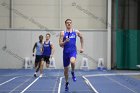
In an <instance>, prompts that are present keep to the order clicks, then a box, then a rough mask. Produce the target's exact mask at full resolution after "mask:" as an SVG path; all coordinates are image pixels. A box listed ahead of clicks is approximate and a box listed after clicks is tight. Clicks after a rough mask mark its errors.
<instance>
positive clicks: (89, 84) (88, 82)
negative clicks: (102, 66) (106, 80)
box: [82, 76, 99, 93]
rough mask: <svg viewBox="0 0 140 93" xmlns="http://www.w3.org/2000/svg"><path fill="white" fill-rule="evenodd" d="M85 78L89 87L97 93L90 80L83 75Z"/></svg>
mask: <svg viewBox="0 0 140 93" xmlns="http://www.w3.org/2000/svg"><path fill="white" fill-rule="evenodd" d="M82 77H83V78H84V80H85V82H86V83H87V85H88V86H90V87H91V89H92V90H93V91H94V92H95V93H99V92H98V91H97V90H96V89H95V88H94V87H93V85H92V84H91V83H90V81H89V80H88V79H87V78H86V77H85V76H82Z"/></svg>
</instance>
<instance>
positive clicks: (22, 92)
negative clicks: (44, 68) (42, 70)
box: [20, 77, 40, 93]
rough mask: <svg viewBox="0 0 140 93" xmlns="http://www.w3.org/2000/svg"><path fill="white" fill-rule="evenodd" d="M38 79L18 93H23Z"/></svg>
mask: <svg viewBox="0 0 140 93" xmlns="http://www.w3.org/2000/svg"><path fill="white" fill-rule="evenodd" d="M39 78H40V77H38V78H36V79H35V80H34V81H33V82H32V83H31V84H30V85H28V86H27V87H26V88H25V89H24V90H22V91H21V92H20V93H24V92H25V91H26V90H27V89H28V88H29V87H31V86H32V85H33V84H34V83H35V82H36V81H37V80H38V79H39Z"/></svg>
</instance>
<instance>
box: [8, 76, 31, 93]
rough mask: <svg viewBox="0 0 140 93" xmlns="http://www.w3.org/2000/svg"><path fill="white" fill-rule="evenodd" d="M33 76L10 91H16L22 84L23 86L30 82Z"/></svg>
mask: <svg viewBox="0 0 140 93" xmlns="http://www.w3.org/2000/svg"><path fill="white" fill-rule="evenodd" d="M31 78H32V77H30V78H28V79H27V80H25V82H23V83H21V84H20V85H18V86H17V87H15V88H14V89H12V90H11V91H10V92H9V93H12V92H14V91H15V90H16V89H17V88H19V87H20V86H22V85H23V84H24V83H26V82H28V81H29V80H30V79H31Z"/></svg>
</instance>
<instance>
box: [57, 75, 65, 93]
mask: <svg viewBox="0 0 140 93" xmlns="http://www.w3.org/2000/svg"><path fill="white" fill-rule="evenodd" d="M63 78H64V77H60V79H59V80H60V82H59V86H58V93H60V91H61V84H62V79H63Z"/></svg>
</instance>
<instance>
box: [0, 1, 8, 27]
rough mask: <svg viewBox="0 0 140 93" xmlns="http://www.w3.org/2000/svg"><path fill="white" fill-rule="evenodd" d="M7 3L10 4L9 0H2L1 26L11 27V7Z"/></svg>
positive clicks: (0, 9)
mask: <svg viewBox="0 0 140 93" xmlns="http://www.w3.org/2000/svg"><path fill="white" fill-rule="evenodd" d="M5 4H7V5H8V6H9V0H0V28H9V9H6V8H5V6H4V5H5Z"/></svg>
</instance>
